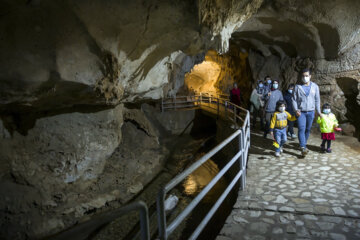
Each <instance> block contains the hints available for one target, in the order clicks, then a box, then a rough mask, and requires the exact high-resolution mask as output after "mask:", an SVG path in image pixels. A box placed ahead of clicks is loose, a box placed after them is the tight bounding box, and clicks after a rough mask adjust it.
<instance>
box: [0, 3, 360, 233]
mask: <svg viewBox="0 0 360 240" xmlns="http://www.w3.org/2000/svg"><path fill="white" fill-rule="evenodd" d="M0 6H1V7H0V31H1V36H0V49H1V51H0V68H1V71H0V117H1V120H0V165H1V171H0V174H1V184H0V190H1V200H0V206H1V207H0V216H1V223H0V224H1V228H2V229H6V231H4V232H2V233H1V234H2V235H0V238H1V237H3V238H7V239H25V238H26V237H28V238H40V237H44V236H47V235H49V234H53V233H56V232H58V231H60V230H62V229H64V228H67V227H69V226H71V225H73V224H75V223H76V221H78V220H79V219H81V218H82V217H83V216H84V215H87V214H90V213H92V212H93V210H94V209H98V208H102V207H104V206H106V205H107V203H108V202H111V201H120V202H121V203H125V202H127V201H128V200H129V199H131V197H132V196H133V195H134V194H136V193H138V192H139V191H140V190H141V189H142V188H143V187H144V186H145V185H146V184H147V183H148V182H149V181H150V180H151V179H152V178H153V177H154V176H155V175H156V174H157V172H159V171H160V169H161V166H162V164H163V162H164V161H165V159H166V155H167V154H168V149H166V148H165V147H164V146H163V145H162V142H161V141H162V137H163V136H164V135H163V133H164V132H166V134H168V135H171V134H179V133H180V132H181V130H182V129H183V128H184V127H185V126H186V124H187V123H188V121H189V120H191V119H192V118H193V116H190V115H189V116H185V117H184V118H183V119H181V118H179V117H178V116H177V115H173V116H171V115H170V116H164V115H157V114H158V109H159V108H158V107H157V106H155V105H154V102H151V101H156V100H159V99H160V98H161V97H163V96H174V95H176V94H177V93H179V92H181V91H184V92H183V93H184V94H186V93H187V92H186V86H184V79H185V75H186V74H191V73H190V72H191V69H192V68H193V67H194V66H195V65H197V64H201V63H202V62H203V60H204V59H206V57H205V55H206V54H207V55H206V56H207V58H210V60H211V61H212V62H214V63H216V64H217V65H218V66H219V69H221V71H220V73H219V75H218V76H217V77H216V80H215V81H214V84H212V86H213V87H214V88H215V89H216V90H217V91H222V92H224V91H227V89H228V88H229V87H230V86H231V84H232V82H233V81H236V82H238V83H239V86H240V87H241V88H242V89H243V92H244V97H245V99H244V100H245V101H246V100H247V99H246V98H247V96H248V95H249V93H250V90H251V86H254V83H255V82H256V81H257V80H258V79H261V78H264V76H265V75H270V76H271V77H272V78H277V79H279V80H280V81H281V86H282V87H283V88H286V86H287V85H288V84H290V83H295V82H297V81H298V77H299V74H298V73H299V71H300V70H301V69H302V68H303V67H311V68H312V69H313V74H312V75H313V80H314V81H315V82H316V83H318V84H319V85H320V90H321V94H322V101H323V102H330V103H331V104H332V106H333V109H334V112H335V113H336V114H337V116H338V118H339V120H340V121H341V123H342V124H343V126H344V127H345V129H346V132H347V133H349V134H355V135H356V136H357V137H360V117H359V116H360V115H359V114H357V113H358V111H359V110H360V72H359V70H360V68H359V66H360V65H359V63H360V43H359V42H360V34H358V33H359V31H360V29H359V26H360V16H359V14H358V12H359V10H360V2H359V1H357V0H345V1H344V0H333V1H326V0H320V1H311V0H304V1H294V0H240V1H227V0H198V1H191V0H185V1H183V0H171V1H170V0H146V1H145V0H132V1H130V0H120V1H118V0H109V1H101V0H86V1H85V0H77V1H73V0H65V1H61V0H54V1H41V0H28V1H22V0H18V1H13V0H3V1H1V3H0ZM208 50H211V51H209V52H208ZM208 60H209V59H208ZM206 61H207V60H206ZM199 66H200V65H199ZM194 71H196V67H195V68H194V70H193V72H194ZM198 76H200V77H198V80H199V81H203V82H202V83H205V82H204V79H202V77H201V75H198ZM144 102H149V103H151V105H142V103H144ZM152 105H153V106H152ZM141 106H143V107H141ZM144 106H145V107H144ZM154 106H155V107H154ZM169 121H171V123H170V125H169V124H168V122H169ZM138 138H140V139H141V141H136V139H138ZM139 146H146V147H145V149H144V151H143V152H136V150H135V149H136V147H139ZM145 155H146V156H150V158H151V160H150V161H149V160H148V159H147V158H146V157H145ZM129 163H131V164H129ZM125 166H126V169H125V168H124V167H125ZM119 173H120V174H119ZM126 173H127V174H130V173H131V174H132V175H136V177H134V178H131V177H130V176H129V175H126ZM117 174H119V175H117ZM121 174H123V175H121ZM119 176H120V177H119Z"/></svg>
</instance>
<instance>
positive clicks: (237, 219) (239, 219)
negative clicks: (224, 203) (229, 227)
mask: <svg viewBox="0 0 360 240" xmlns="http://www.w3.org/2000/svg"><path fill="white" fill-rule="evenodd" d="M233 219H234V221H235V222H238V223H249V222H248V221H247V220H246V219H245V218H242V217H239V216H236V215H235V216H233Z"/></svg>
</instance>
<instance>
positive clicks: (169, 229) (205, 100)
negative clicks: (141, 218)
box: [157, 94, 250, 240]
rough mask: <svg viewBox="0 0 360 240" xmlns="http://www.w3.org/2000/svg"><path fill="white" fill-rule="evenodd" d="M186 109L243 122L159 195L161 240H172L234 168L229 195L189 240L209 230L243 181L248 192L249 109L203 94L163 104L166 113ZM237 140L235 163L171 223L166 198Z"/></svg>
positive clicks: (221, 198) (226, 167)
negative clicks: (214, 217)
mask: <svg viewBox="0 0 360 240" xmlns="http://www.w3.org/2000/svg"><path fill="white" fill-rule="evenodd" d="M182 105H186V106H187V107H186V108H183V109H188V108H190V107H191V108H201V109H204V110H205V111H213V112H215V113H216V114H217V115H218V116H220V115H221V116H224V117H226V118H227V119H230V120H231V122H233V123H234V124H235V125H236V123H237V122H238V120H240V121H241V122H242V124H241V127H238V129H237V130H236V131H235V132H234V133H233V134H231V136H229V137H228V138H226V139H225V140H223V141H222V142H221V143H220V144H219V145H217V146H216V147H215V148H213V149H212V150H211V151H210V152H208V153H207V154H205V155H204V156H202V157H201V158H200V159H198V160H197V161H196V162H194V163H193V164H192V165H191V166H190V167H188V168H187V169H185V170H184V171H183V172H182V173H180V174H179V175H177V176H175V177H174V178H173V179H172V180H171V181H170V182H168V183H167V184H166V185H165V186H164V187H162V188H161V189H160V191H159V194H158V198H157V214H158V227H159V238H160V239H162V240H166V239H168V237H169V236H170V235H171V234H172V233H173V232H174V230H175V229H176V228H177V227H178V226H179V225H180V224H181V223H182V222H183V221H184V220H185V218H186V217H187V216H188V215H189V214H190V213H191V212H192V210H193V209H194V208H195V207H196V206H197V205H198V204H199V202H200V201H201V200H202V199H203V198H204V197H205V195H206V194H207V193H208V192H209V191H210V190H211V189H212V188H213V187H214V186H215V184H216V183H217V182H218V181H219V180H220V179H221V178H222V177H223V176H224V175H225V173H226V172H227V171H228V170H229V169H230V168H231V167H232V166H233V165H234V163H236V162H238V163H239V166H240V167H239V170H238V172H237V174H236V175H235V177H234V178H233V179H232V181H231V183H230V184H229V185H228V186H227V188H226V189H225V191H224V192H223V193H222V194H221V196H220V197H219V198H218V199H217V201H216V202H215V204H214V205H213V207H212V208H211V209H210V211H209V212H208V213H207V214H206V216H205V217H204V218H203V219H202V221H201V222H200V224H199V225H198V226H197V228H196V229H195V231H194V232H193V233H192V235H191V236H190V238H189V239H196V238H197V237H198V236H199V235H200V233H201V231H202V230H203V229H204V228H205V226H206V224H207V223H208V222H209V221H210V219H211V217H212V216H213V215H214V214H215V212H216V210H217V209H218V208H219V207H220V205H221V203H222V202H223V201H224V200H225V198H226V196H227V195H228V194H229V193H230V191H231V189H232V188H233V187H234V186H235V184H236V183H237V182H238V181H239V180H240V186H241V189H245V185H246V164H247V156H248V150H249V147H250V114H249V111H247V110H246V109H244V108H242V107H240V106H237V105H236V104H233V103H231V102H229V100H228V99H226V98H221V97H214V96H211V95H209V94H201V95H194V96H176V97H174V98H166V99H162V101H161V108H162V111H165V110H167V109H172V110H179V109H181V108H182V107H181V106H182ZM234 139H237V140H238V148H237V151H236V154H235V155H234V156H233V157H232V158H231V160H230V161H229V162H228V163H227V164H226V165H225V166H224V167H223V168H222V169H221V170H220V171H219V173H218V174H217V175H216V176H215V177H214V178H213V179H212V180H211V181H210V182H209V183H208V184H207V185H206V186H205V187H204V188H203V189H202V190H201V192H200V193H199V194H198V195H197V196H196V197H195V198H194V199H193V200H192V201H191V202H190V203H189V204H188V205H187V206H186V207H185V209H184V210H183V211H182V212H181V213H180V214H179V215H177V216H176V217H175V219H174V220H173V221H171V222H170V223H167V219H166V214H165V207H164V204H165V198H166V194H167V193H169V192H170V191H171V190H172V189H173V188H174V187H175V186H177V185H178V184H179V183H181V182H182V181H183V180H184V179H185V178H186V177H188V176H189V175H190V174H191V173H192V172H194V171H195V170H196V169H197V168H199V167H200V166H201V165H202V164H204V163H205V162H206V161H207V160H209V159H210V158H211V157H212V156H214V155H215V154H216V153H218V152H219V151H221V150H222V149H224V148H225V147H226V146H227V145H228V144H229V143H230V142H232V141H233V140H234Z"/></svg>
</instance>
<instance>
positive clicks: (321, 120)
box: [317, 103, 339, 153]
mask: <svg viewBox="0 0 360 240" xmlns="http://www.w3.org/2000/svg"><path fill="white" fill-rule="evenodd" d="M321 110H322V112H323V114H322V116H320V117H318V119H317V123H318V124H319V125H320V131H321V139H322V143H321V145H320V147H321V152H322V153H325V152H327V153H331V148H330V147H331V141H332V140H335V134H334V129H335V128H337V127H338V126H339V124H338V121H337V120H336V117H335V115H334V114H333V113H331V107H330V104H327V103H325V104H324V105H323V106H322V109H321ZM325 143H326V150H325Z"/></svg>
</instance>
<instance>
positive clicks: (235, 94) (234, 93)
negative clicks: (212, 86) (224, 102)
mask: <svg viewBox="0 0 360 240" xmlns="http://www.w3.org/2000/svg"><path fill="white" fill-rule="evenodd" d="M233 86H234V87H233V89H231V91H230V101H231V102H232V103H233V104H235V105H237V106H240V102H241V101H240V89H239V88H238V85H237V83H234V85H233Z"/></svg>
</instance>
